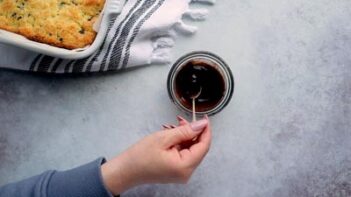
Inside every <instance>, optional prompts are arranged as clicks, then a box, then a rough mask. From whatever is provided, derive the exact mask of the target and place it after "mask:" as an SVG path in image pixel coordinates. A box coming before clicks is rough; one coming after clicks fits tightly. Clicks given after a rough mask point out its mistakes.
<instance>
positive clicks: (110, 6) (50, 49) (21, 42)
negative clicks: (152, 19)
mask: <svg viewBox="0 0 351 197" xmlns="http://www.w3.org/2000/svg"><path fill="white" fill-rule="evenodd" d="M124 3H125V0H106V2H105V6H104V9H103V10H102V12H101V14H100V19H99V22H97V23H96V24H94V25H95V26H94V29H95V30H97V35H96V37H95V40H94V42H93V43H92V44H91V45H89V46H87V47H85V48H81V49H74V50H69V49H64V48H59V47H55V46H51V45H48V44H44V43H39V42H35V41H32V40H29V39H27V38H26V37H24V36H21V35H19V34H15V33H12V32H8V31H5V30H0V42H1V43H5V44H10V45H14V46H17V47H21V48H24V49H28V50H31V51H34V52H37V53H41V54H45V55H49V56H53V57H59V58H63V59H81V58H85V57H87V56H89V55H91V54H92V53H94V51H96V50H97V49H98V48H99V47H100V45H101V44H102V42H103V41H104V38H105V36H106V33H107V29H108V25H109V21H110V19H112V17H115V16H116V15H118V14H119V13H120V12H121V10H122V8H123V5H124Z"/></svg>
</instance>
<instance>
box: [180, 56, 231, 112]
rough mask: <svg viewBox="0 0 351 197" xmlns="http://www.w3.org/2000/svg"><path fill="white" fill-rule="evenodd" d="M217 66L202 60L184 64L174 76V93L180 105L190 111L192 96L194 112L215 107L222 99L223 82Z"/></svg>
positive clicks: (223, 91) (223, 92)
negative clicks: (194, 97)
mask: <svg viewBox="0 0 351 197" xmlns="http://www.w3.org/2000/svg"><path fill="white" fill-rule="evenodd" d="M217 67H218V65H216V64H214V63H213V62H209V61H206V60H202V59H193V60H189V61H188V62H186V63H184V64H183V65H182V66H181V68H180V70H179V71H178V73H177V74H176V76H175V92H176V96H177V97H178V99H179V101H180V102H181V103H182V105H183V106H184V107H186V108H188V109H189V110H191V109H192V96H194V95H196V94H197V93H198V92H199V91H200V90H201V94H200V95H199V97H198V98H196V100H195V102H196V111H198V112H205V111H208V110H210V109H213V108H214V107H216V106H217V105H218V104H219V103H220V102H221V101H222V99H223V98H224V94H225V91H226V90H225V88H226V87H225V81H224V78H223V75H222V74H221V72H220V71H219V70H218V69H217Z"/></svg>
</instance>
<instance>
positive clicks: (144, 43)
mask: <svg viewBox="0 0 351 197" xmlns="http://www.w3.org/2000/svg"><path fill="white" fill-rule="evenodd" d="M214 1H215V0H128V1H126V4H125V5H124V7H123V10H122V12H121V14H120V15H119V16H118V17H117V18H116V19H114V20H112V21H110V26H109V30H108V33H107V36H106V38H105V41H104V43H103V44H102V46H101V47H100V49H99V50H97V51H96V52H95V53H94V54H93V55H91V56H90V57H88V58H85V59H80V60H65V59H59V58H53V57H50V56H46V55H40V54H36V53H33V52H31V51H27V50H24V49H19V48H16V47H13V46H9V45H5V44H0V67H4V68H10V69H18V70H25V71H32V72H42V73H82V72H104V71H115V70H119V69H123V68H127V67H128V68H129V67H133V66H141V65H148V64H156V63H157V64H160V63H161V64H162V63H169V61H170V59H171V58H170V49H171V48H172V47H173V45H174V40H175V37H176V35H177V34H178V33H182V34H193V33H195V32H196V30H197V29H196V27H194V26H189V25H186V24H185V23H184V22H183V21H182V19H183V18H184V17H186V18H190V19H193V20H204V19H205V18H206V16H207V9H204V8H201V9H190V8H189V4H190V3H192V2H194V3H199V2H200V3H201V2H204V3H206V4H213V3H214Z"/></svg>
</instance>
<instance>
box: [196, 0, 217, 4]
mask: <svg viewBox="0 0 351 197" xmlns="http://www.w3.org/2000/svg"><path fill="white" fill-rule="evenodd" d="M191 2H200V3H209V4H215V3H216V0H191Z"/></svg>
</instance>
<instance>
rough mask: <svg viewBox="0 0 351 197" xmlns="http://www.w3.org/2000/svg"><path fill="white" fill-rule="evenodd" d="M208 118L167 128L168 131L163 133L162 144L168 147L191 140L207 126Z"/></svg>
mask: <svg viewBox="0 0 351 197" xmlns="http://www.w3.org/2000/svg"><path fill="white" fill-rule="evenodd" d="M207 124H208V120H207V119H202V120H199V121H196V122H192V123H191V124H186V125H183V126H179V127H177V128H174V129H171V130H169V131H170V132H165V133H163V135H164V137H163V139H164V140H163V141H164V145H165V146H166V147H167V148H169V147H172V146H174V145H177V144H180V143H182V142H185V141H188V140H191V139H193V138H195V137H196V136H198V135H200V134H201V132H203V131H204V129H205V128H206V127H207Z"/></svg>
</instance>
